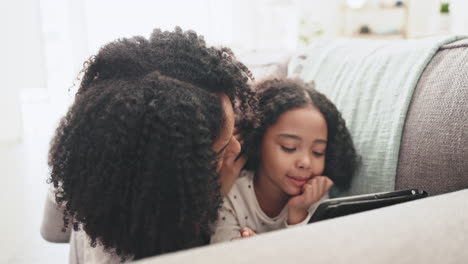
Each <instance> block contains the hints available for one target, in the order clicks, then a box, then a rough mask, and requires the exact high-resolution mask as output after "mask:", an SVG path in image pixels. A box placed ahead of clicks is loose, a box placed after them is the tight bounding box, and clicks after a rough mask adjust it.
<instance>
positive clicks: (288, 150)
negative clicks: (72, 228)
mask: <svg viewBox="0 0 468 264" xmlns="http://www.w3.org/2000/svg"><path fill="white" fill-rule="evenodd" d="M281 148H282V149H283V150H284V151H286V152H293V151H295V150H296V148H287V147H285V146H281Z"/></svg>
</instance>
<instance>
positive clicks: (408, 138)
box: [137, 38, 468, 264]
mask: <svg viewBox="0 0 468 264" xmlns="http://www.w3.org/2000/svg"><path fill="white" fill-rule="evenodd" d="M458 39H459V40H457V38H455V39H452V41H448V42H447V43H443V44H440V45H439V46H437V48H436V49H435V50H434V54H429V55H428V60H427V62H425V63H423V64H421V65H422V66H423V67H422V68H421V69H422V70H421V71H420V73H417V76H416V78H415V80H416V82H415V85H413V86H414V87H412V88H411V89H412V90H411V92H410V93H409V96H410V98H409V100H408V106H407V108H405V109H404V118H403V119H402V120H403V126H402V129H401V131H400V132H399V133H401V135H399V137H397V140H398V144H397V145H398V148H397V152H396V164H395V168H394V172H392V173H391V174H392V175H391V176H392V183H391V184H389V185H388V186H387V187H384V188H383V189H382V190H400V189H409V188H417V189H422V190H425V191H427V192H428V193H429V194H430V197H428V198H425V199H421V200H416V201H412V202H407V203H402V204H398V205H394V206H389V207H385V208H381V209H376V210H371V211H367V212H363V213H358V214H353V215H348V216H344V217H339V218H334V219H330V220H326V221H321V222H318V223H314V224H310V225H307V226H302V227H297V228H291V229H287V230H279V231H275V232H271V233H267V234H262V235H258V236H255V237H252V238H248V239H243V240H239V241H235V242H226V243H221V244H216V245H210V246H204V247H200V248H195V249H190V250H185V251H180V252H176V253H172V254H166V255H162V256H157V257H153V258H148V259H143V260H140V261H137V263H254V262H255V263H269V264H271V263H309V262H311V263H392V264H393V263H468V40H467V39H464V38H458ZM332 41H333V40H332ZM361 41H362V42H361V43H360V44H359V45H361V44H363V45H367V43H368V42H369V43H371V44H373V43H374V42H372V41H374V40H361ZM330 43H334V42H330ZM407 43H408V44H409V43H412V44H414V43H416V44H417V42H410V41H409V40H404V41H399V42H398V45H401V47H405V46H406V44H407ZM389 44H390V45H393V42H391V43H390V42H389V43H384V45H389ZM345 45H346V44H345ZM403 49H404V48H403ZM397 52H399V51H398V50H397ZM369 54H370V56H373V54H376V56H378V53H377V52H370V53H369ZM306 56H307V53H301V52H296V53H294V54H285V55H284V56H278V54H274V56H269V54H266V53H251V54H248V56H247V55H244V56H241V60H243V61H244V62H245V63H246V64H247V65H248V67H249V68H250V69H251V71H252V72H253V74H254V76H255V77H256V79H257V80H261V79H264V78H270V77H286V76H289V77H292V76H294V74H293V71H294V70H293V69H292V68H291V67H292V65H295V64H294V62H293V61H294V60H297V59H298V58H304V57H306ZM272 58H274V59H272ZM320 58H321V57H320ZM315 59H317V58H315ZM371 59H372V58H371ZM325 60H326V59H325ZM346 63H355V62H353V61H352V60H351V59H350V60H347V59H343V60H337V62H336V65H333V63H332V65H331V68H332V69H333V68H336V69H338V68H340V67H344V66H346V65H342V64H346ZM296 66H297V63H296ZM351 66H352V65H351ZM383 74H385V73H383ZM387 74H389V75H391V74H392V73H388V72H387ZM314 78H317V79H320V76H319V75H315V76H314ZM317 89H319V90H320V85H318V86H317ZM338 89H346V87H339V88H338ZM363 96H364V95H363ZM338 108H339V109H340V107H339V106H338ZM344 116H345V117H346V121H347V122H348V121H349V122H350V123H351V124H352V121H353V120H348V119H352V118H353V117H352V115H351V116H350V115H344ZM370 143H371V145H372V143H373V142H370ZM360 154H361V155H362V156H363V157H366V154H367V153H360ZM364 161H365V159H364ZM376 177H378V175H376ZM367 180H368V181H370V180H373V179H370V178H368V179H367ZM376 190H379V189H372V188H370V189H368V190H367V191H366V190H363V189H360V191H359V192H360V193H365V192H369V193H370V192H373V191H376ZM351 194H359V193H351Z"/></svg>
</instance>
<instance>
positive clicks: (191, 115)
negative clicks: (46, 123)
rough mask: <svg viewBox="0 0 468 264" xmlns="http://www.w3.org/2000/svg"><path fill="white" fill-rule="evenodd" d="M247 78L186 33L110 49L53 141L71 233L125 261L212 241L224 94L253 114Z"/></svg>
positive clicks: (94, 62) (226, 57)
mask: <svg viewBox="0 0 468 264" xmlns="http://www.w3.org/2000/svg"><path fill="white" fill-rule="evenodd" d="M249 76H250V72H249V71H248V70H247V68H246V67H245V66H243V65H242V64H241V63H239V62H238V61H236V60H235V58H234V57H233V55H232V53H231V52H230V51H229V50H227V49H216V48H208V47H206V46H205V43H204V41H203V39H202V38H201V37H199V36H197V35H196V34H195V33H194V32H191V31H189V32H182V30H181V29H180V28H176V30H175V31H174V32H161V31H160V30H155V31H154V32H153V34H152V36H151V38H150V39H149V40H147V39H145V38H143V37H134V38H130V39H122V40H118V41H115V42H112V43H110V44H107V45H106V46H104V47H103V48H102V49H101V50H100V51H99V53H98V54H97V56H95V57H94V58H92V59H90V60H89V61H88V64H87V65H86V67H85V69H84V76H83V79H82V82H81V85H80V87H79V90H78V92H77V93H76V95H75V101H74V103H73V105H72V106H71V107H70V109H69V110H68V112H67V114H66V115H65V117H63V118H62V120H61V122H60V124H59V126H58V128H57V130H56V133H55V136H54V138H53V139H52V141H51V148H50V152H49V161H48V163H49V166H50V170H51V173H50V178H49V179H48V181H49V182H50V183H52V184H53V185H54V187H55V188H56V195H55V196H56V201H57V203H58V204H59V205H64V206H65V212H64V227H65V228H67V227H68V226H69V225H70V224H72V226H73V228H74V229H75V230H78V229H79V228H80V226H82V228H83V230H84V231H85V232H86V234H87V235H88V236H89V238H90V240H91V245H92V246H95V245H96V244H100V245H102V246H103V247H104V248H105V249H107V250H108V251H110V252H112V253H115V254H117V255H118V256H120V257H121V258H122V260H125V259H126V258H128V257H131V258H133V259H140V258H143V257H147V256H152V255H157V254H162V253H166V252H171V251H175V250H179V249H185V248H190V247H194V246H198V245H202V244H205V243H207V239H209V236H210V230H211V229H210V227H211V226H212V224H213V223H214V221H215V220H216V219H217V210H218V208H219V207H220V204H221V197H220V186H219V183H218V175H217V173H216V172H215V170H216V164H215V160H216V157H215V156H216V154H215V153H214V152H213V150H212V146H213V143H214V141H215V140H216V139H217V137H218V136H219V134H220V131H221V129H222V127H224V120H225V116H224V110H223V106H222V103H221V99H220V97H219V96H217V94H226V95H228V96H229V97H230V98H231V100H232V101H234V102H237V105H238V108H239V109H237V112H242V111H243V110H244V109H255V107H256V105H255V103H256V101H255V100H256V99H255V97H254V93H253V92H252V90H251V89H250V88H249V86H248V84H247V81H248V78H249Z"/></svg>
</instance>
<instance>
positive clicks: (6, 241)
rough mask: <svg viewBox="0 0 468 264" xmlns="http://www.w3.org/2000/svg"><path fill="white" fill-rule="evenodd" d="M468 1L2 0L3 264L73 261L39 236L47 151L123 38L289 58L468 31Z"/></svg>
mask: <svg viewBox="0 0 468 264" xmlns="http://www.w3.org/2000/svg"><path fill="white" fill-rule="evenodd" d="M467 10H468V0H451V1H440V0H403V1H395V0H327V1H320V0H235V1H234V0H172V1H167V0H166V1H162V0H133V1H123V0H112V1H111V0H94V1H90V0H15V1H8V0H0V29H1V31H0V33H1V38H2V41H1V42H0V47H1V48H0V53H1V57H0V58H1V61H0V65H1V70H0V82H1V85H0V181H1V184H0V198H1V200H0V206H1V207H0V210H1V212H2V217H1V220H0V221H1V224H0V233H1V234H2V237H1V238H0V248H1V249H2V250H1V251H2V254H0V263H66V262H67V260H68V246H67V245H57V244H51V243H47V242H45V241H43V240H42V238H41V237H40V234H39V227H40V223H41V218H42V210H43V203H44V200H45V194H46V190H47V185H46V179H47V175H48V167H47V151H48V146H49V141H50V138H51V136H52V134H53V131H54V129H55V127H56V126H57V123H58V120H59V119H60V117H61V116H63V115H64V113H65V112H66V109H67V107H68V106H69V105H70V103H71V102H72V101H73V95H74V92H75V91H76V85H77V82H78V81H77V76H78V73H79V71H80V70H81V69H82V66H83V62H84V61H85V60H86V59H88V58H89V57H90V56H91V55H93V54H95V53H96V52H97V51H98V50H99V48H100V47H101V46H102V45H104V44H106V43H108V42H110V41H112V40H114V39H117V38H121V37H130V36H134V35H142V36H145V37H148V36H149V35H150V33H151V31H152V29H153V28H156V27H159V28H162V29H165V30H172V29H174V27H175V26H176V25H178V26H181V27H182V29H184V30H185V29H193V30H195V31H196V32H197V33H199V34H201V35H204V36H205V39H206V41H207V42H208V44H210V45H224V46H229V47H231V48H232V49H233V50H234V52H235V53H236V54H237V55H238V56H239V57H240V58H242V57H243V56H244V54H251V53H252V52H258V53H263V54H269V55H268V56H264V58H263V59H264V60H272V61H274V60H275V59H277V58H279V57H280V56H281V55H283V54H288V53H291V52H294V51H296V50H298V49H301V48H303V47H305V46H307V45H308V44H310V43H311V42H313V41H314V39H316V38H319V37H323V36H338V37H352V38H372V39H411V38H422V37H427V36H434V35H441V34H465V35H466V34H468V17H467V16H466V11H467Z"/></svg>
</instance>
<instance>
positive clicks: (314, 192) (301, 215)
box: [288, 176, 333, 225]
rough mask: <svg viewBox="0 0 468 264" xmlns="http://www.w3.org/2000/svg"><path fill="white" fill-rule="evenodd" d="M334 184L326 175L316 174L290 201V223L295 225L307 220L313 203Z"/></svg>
mask: <svg viewBox="0 0 468 264" xmlns="http://www.w3.org/2000/svg"><path fill="white" fill-rule="evenodd" d="M332 186H333V182H332V180H330V178H328V177H326V176H315V177H313V178H312V179H310V180H309V181H308V182H307V183H306V184H304V186H302V193H301V194H299V195H296V196H293V197H291V198H290V199H289V201H288V224H289V225H295V224H298V223H300V222H302V221H304V220H305V218H306V217H307V215H308V213H309V212H308V210H309V208H310V206H312V204H314V203H316V202H317V201H318V200H320V198H322V197H323V196H324V195H325V193H327V192H328V190H329V189H330V188H331V187H332Z"/></svg>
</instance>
